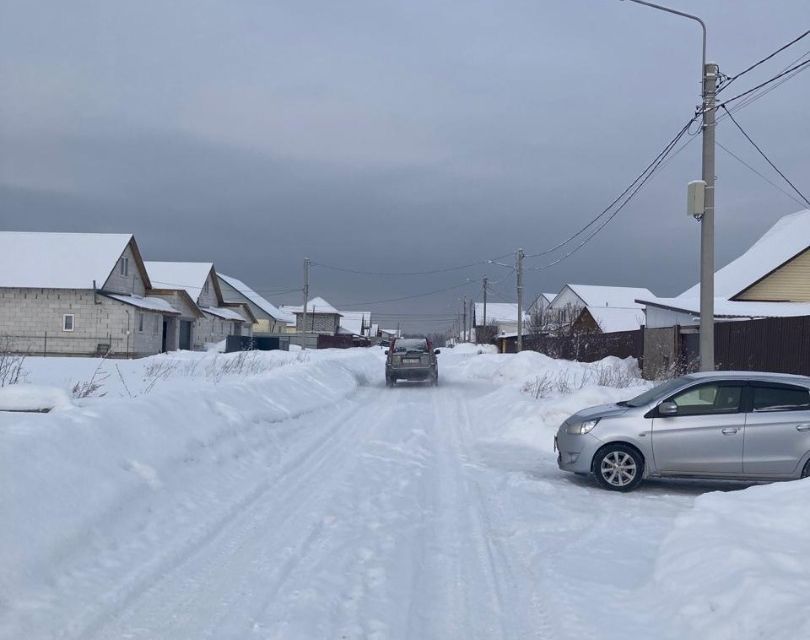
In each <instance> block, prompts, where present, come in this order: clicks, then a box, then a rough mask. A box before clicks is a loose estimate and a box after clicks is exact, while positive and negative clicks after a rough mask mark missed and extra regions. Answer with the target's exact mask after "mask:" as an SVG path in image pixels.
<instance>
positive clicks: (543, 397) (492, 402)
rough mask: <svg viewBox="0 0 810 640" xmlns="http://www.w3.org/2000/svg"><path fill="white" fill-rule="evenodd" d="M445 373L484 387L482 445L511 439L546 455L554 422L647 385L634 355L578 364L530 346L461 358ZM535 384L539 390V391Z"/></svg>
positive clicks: (480, 404) (456, 379)
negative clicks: (517, 351) (484, 426)
mask: <svg viewBox="0 0 810 640" xmlns="http://www.w3.org/2000/svg"><path fill="white" fill-rule="evenodd" d="M440 366H441V365H440ZM444 372H445V373H444V375H445V378H448V379H449V380H450V381H452V382H455V383H458V384H480V385H485V386H486V391H485V392H483V393H482V396H481V398H480V401H479V408H478V410H479V411H480V412H481V414H482V415H483V416H485V417H486V421H485V422H486V423H487V424H489V425H490V428H489V430H488V431H487V432H485V433H482V434H481V437H482V442H483V444H486V443H492V442H493V441H498V442H501V443H503V442H514V443H516V444H520V445H521V446H529V447H532V448H535V449H538V450H542V451H547V452H548V454H549V455H551V441H552V438H553V437H554V433H555V432H556V430H557V427H559V425H560V423H562V422H563V421H564V420H565V419H566V418H568V417H569V416H570V415H571V414H573V413H576V412H577V411H580V410H581V409H585V408H586V407H591V406H594V405H598V404H606V403H612V402H617V401H619V400H627V399H628V398H632V397H633V396H635V395H638V394H639V393H641V392H642V391H643V390H644V389H646V388H648V387H649V383H647V382H645V381H643V380H641V379H640V374H639V371H638V365H637V363H636V361H635V360H634V359H632V358H628V359H626V360H622V359H619V358H614V357H608V358H605V359H603V360H600V361H598V362H592V363H582V362H572V361H569V360H555V359H553V358H549V357H548V356H546V355H543V354H541V353H537V352H534V351H524V352H522V353H519V354H506V355H505V354H497V353H485V354H482V355H475V356H474V357H466V358H460V359H458V361H457V362H455V363H454V366H453V367H452V368H451V369H450V370H447V369H445V370H444ZM538 384H540V385H541V386H542V389H539V390H538V388H537V385H538ZM610 384H620V387H619V388H616V387H613V386H610ZM538 391H539V392H538Z"/></svg>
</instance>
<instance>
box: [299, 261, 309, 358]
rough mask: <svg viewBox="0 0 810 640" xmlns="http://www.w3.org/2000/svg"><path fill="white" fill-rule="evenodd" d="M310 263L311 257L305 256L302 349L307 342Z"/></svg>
mask: <svg viewBox="0 0 810 640" xmlns="http://www.w3.org/2000/svg"><path fill="white" fill-rule="evenodd" d="M309 264H310V259H309V258H304V313H303V315H302V316H301V329H302V330H303V342H302V344H301V348H302V349H306V348H307V346H306V343H307V304H308V303H309Z"/></svg>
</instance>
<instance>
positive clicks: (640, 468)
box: [593, 443, 644, 491]
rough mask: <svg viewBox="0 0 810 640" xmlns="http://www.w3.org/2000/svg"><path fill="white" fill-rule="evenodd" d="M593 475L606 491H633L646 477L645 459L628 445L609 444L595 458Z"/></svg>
mask: <svg viewBox="0 0 810 640" xmlns="http://www.w3.org/2000/svg"><path fill="white" fill-rule="evenodd" d="M593 474H594V475H595V476H596V481H597V482H598V483H599V484H600V486H602V488H604V489H610V490H611V491H632V490H633V489H635V488H636V487H637V486H638V484H639V483H640V482H641V479H642V477H643V476H644V458H643V456H642V455H641V454H640V453H639V452H638V451H637V450H636V449H634V448H633V447H630V446H627V445H626V444H620V443H616V444H608V445H605V446H604V447H602V448H601V449H599V451H597V452H596V455H595V456H594V457H593Z"/></svg>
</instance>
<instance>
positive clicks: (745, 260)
mask: <svg viewBox="0 0 810 640" xmlns="http://www.w3.org/2000/svg"><path fill="white" fill-rule="evenodd" d="M714 294H715V300H714V315H715V318H716V319H717V320H719V321H723V320H741V319H752V318H776V317H790V316H803V315H810V209H806V210H804V211H799V212H798V213H794V214H791V215H787V216H784V217H783V218H781V219H780V220H779V221H778V222H777V223H776V224H774V225H773V226H772V227H771V228H770V229H769V230H768V231H767V232H766V233H765V235H763V236H762V237H761V238H760V239H759V240H757V242H755V243H754V244H753V245H752V246H751V247H750V248H749V249H748V250H747V251H745V253H743V254H742V255H741V256H740V257H739V258H737V259H736V260H732V261H731V262H730V263H729V264H727V265H726V266H725V267H723V268H722V269H720V270H719V271H717V272H716V273H715V276H714ZM637 299H638V302H639V303H640V304H642V305H643V306H644V307H645V313H646V324H647V327H648V328H650V329H655V328H664V327H672V326H682V327H690V326H691V327H696V326H697V325H698V324H699V322H700V284H696V285H695V286H693V287H690V288H689V289H687V290H686V291H684V292H683V293H682V294H681V295H679V296H677V297H675V298H657V297H655V296H652V295H649V296H638V298H637Z"/></svg>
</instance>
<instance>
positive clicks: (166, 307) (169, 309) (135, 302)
mask: <svg viewBox="0 0 810 640" xmlns="http://www.w3.org/2000/svg"><path fill="white" fill-rule="evenodd" d="M104 295H105V296H107V297H108V298H112V299H113V300H118V301H119V302H123V303H124V304H129V305H132V306H133V307H138V309H143V310H145V311H159V312H160V313H169V314H172V315H180V312H179V311H178V310H177V309H175V308H174V307H173V306H172V305H170V304H169V303H168V301H167V300H164V299H163V298H156V297H154V296H146V297H143V296H127V295H123V294H119V293H105V294H104Z"/></svg>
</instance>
